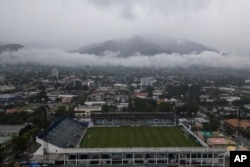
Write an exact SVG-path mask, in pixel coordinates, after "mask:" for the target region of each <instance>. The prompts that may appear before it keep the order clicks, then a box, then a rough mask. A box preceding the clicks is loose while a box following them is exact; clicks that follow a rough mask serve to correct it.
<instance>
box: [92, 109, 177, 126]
mask: <svg viewBox="0 0 250 167" xmlns="http://www.w3.org/2000/svg"><path fill="white" fill-rule="evenodd" d="M91 118H92V121H93V122H94V125H96V126H109V125H110V126H132V125H138V126H143V125H144V126H154V125H156V126H160V125H162V126H164V125H176V124H177V121H176V118H175V116H174V113H172V112H170V113H164V112H157V113H152V112H147V113H139V112H133V113H131V112H127V113H124V112H123V113H93V114H91Z"/></svg>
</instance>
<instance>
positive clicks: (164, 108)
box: [157, 103, 173, 112]
mask: <svg viewBox="0 0 250 167" xmlns="http://www.w3.org/2000/svg"><path fill="white" fill-rule="evenodd" d="M157 109H158V112H171V111H172V110H173V108H172V104H170V103H160V104H159V105H158V106H157Z"/></svg>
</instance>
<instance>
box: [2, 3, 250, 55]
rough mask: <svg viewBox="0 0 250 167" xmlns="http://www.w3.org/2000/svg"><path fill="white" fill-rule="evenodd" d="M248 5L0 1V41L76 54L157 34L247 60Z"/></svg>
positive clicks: (248, 35)
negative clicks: (88, 47)
mask: <svg viewBox="0 0 250 167" xmlns="http://www.w3.org/2000/svg"><path fill="white" fill-rule="evenodd" d="M249 6H250V1H249V0H0V42H11V43H14V42H15V43H20V44H24V45H26V46H29V45H30V46H42V47H48V48H59V49H64V50H73V49H76V48H79V47H81V46H83V45H85V44H89V43H93V42H100V41H104V40H108V39H114V38H124V37H129V36H132V35H135V34H139V35H140V34H157V35H171V36H176V37H180V38H186V39H189V40H193V41H196V42H200V43H202V44H205V45H208V46H211V47H213V48H217V49H218V50H220V51H226V52H231V53H234V54H237V55H243V56H245V55H248V54H250V50H249V44H250V10H249ZM249 56H250V55H249Z"/></svg>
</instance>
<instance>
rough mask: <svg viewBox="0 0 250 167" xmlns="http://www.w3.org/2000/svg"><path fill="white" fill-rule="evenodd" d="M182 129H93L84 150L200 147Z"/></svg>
mask: <svg viewBox="0 0 250 167" xmlns="http://www.w3.org/2000/svg"><path fill="white" fill-rule="evenodd" d="M200 146H201V145H200V144H199V143H198V142H197V141H195V139H193V138H192V137H190V136H188V135H186V134H185V133H184V132H183V131H182V130H181V128H180V127H92V128H89V129H88V131H87V133H86V134H85V136H84V138H83V140H82V142H81V147H82V148H106V147H200Z"/></svg>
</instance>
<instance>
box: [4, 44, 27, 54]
mask: <svg viewBox="0 0 250 167" xmlns="http://www.w3.org/2000/svg"><path fill="white" fill-rule="evenodd" d="M21 48H23V45H20V44H6V45H0V54H1V53H2V52H5V51H15V52H16V51H18V50H19V49H21Z"/></svg>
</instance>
